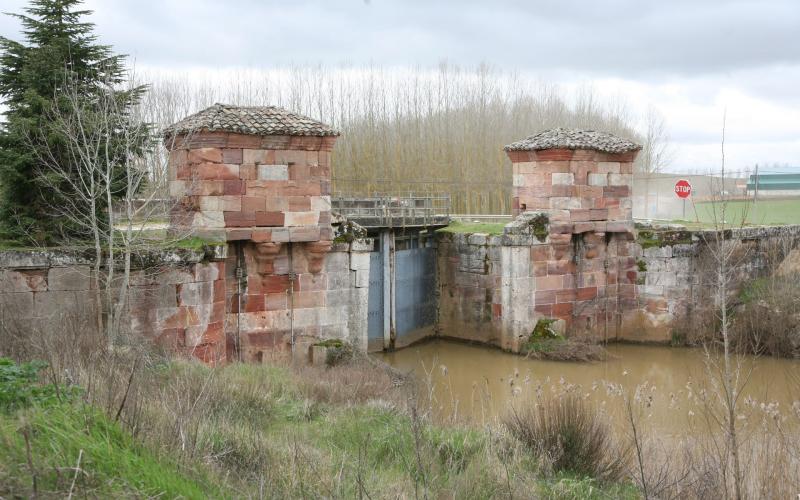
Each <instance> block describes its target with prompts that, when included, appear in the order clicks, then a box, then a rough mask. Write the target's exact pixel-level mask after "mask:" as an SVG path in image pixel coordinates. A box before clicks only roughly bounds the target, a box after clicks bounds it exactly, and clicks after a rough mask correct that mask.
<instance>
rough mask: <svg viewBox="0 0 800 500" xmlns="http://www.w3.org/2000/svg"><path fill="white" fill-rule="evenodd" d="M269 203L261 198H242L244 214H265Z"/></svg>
mask: <svg viewBox="0 0 800 500" xmlns="http://www.w3.org/2000/svg"><path fill="white" fill-rule="evenodd" d="M266 207H267V201H266V200H265V199H264V198H262V197H260V196H242V209H241V210H242V212H254V213H257V212H263V211H264V210H266Z"/></svg>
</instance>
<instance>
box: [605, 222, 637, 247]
mask: <svg viewBox="0 0 800 500" xmlns="http://www.w3.org/2000/svg"><path fill="white" fill-rule="evenodd" d="M606 231H608V232H609V233H630V232H633V221H627V222H621V221H620V222H611V221H609V222H608V223H607V224H606ZM621 247H622V246H620V248H621ZM620 255H628V254H627V253H620Z"/></svg>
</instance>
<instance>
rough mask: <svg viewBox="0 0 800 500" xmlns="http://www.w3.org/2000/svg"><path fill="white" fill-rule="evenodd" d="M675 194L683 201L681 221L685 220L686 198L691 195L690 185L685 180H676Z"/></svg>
mask: <svg viewBox="0 0 800 500" xmlns="http://www.w3.org/2000/svg"><path fill="white" fill-rule="evenodd" d="M675 194H676V195H677V196H678V198H680V199H682V200H683V220H686V198H688V197H689V196H691V195H692V184H691V183H690V182H689V181H687V180H686V179H678V182H676V183H675Z"/></svg>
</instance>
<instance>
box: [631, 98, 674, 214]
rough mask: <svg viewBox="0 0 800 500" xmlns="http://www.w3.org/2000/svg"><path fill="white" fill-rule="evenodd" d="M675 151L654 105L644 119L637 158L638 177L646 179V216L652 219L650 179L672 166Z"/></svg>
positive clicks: (663, 122) (664, 123) (662, 118)
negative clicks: (640, 145) (640, 147)
mask: <svg viewBox="0 0 800 500" xmlns="http://www.w3.org/2000/svg"><path fill="white" fill-rule="evenodd" d="M672 157H673V151H672V148H671V145H670V142H669V134H668V132H667V126H666V122H665V121H664V117H663V116H662V115H661V113H659V112H658V110H657V109H656V108H655V107H653V106H652V105H651V106H650V107H649V108H648V109H647V113H646V114H645V117H644V135H643V141H642V150H641V152H640V153H639V155H638V156H637V158H636V160H637V161H636V166H637V167H638V168H637V174H638V175H637V177H639V178H644V181H645V191H644V216H645V217H647V218H649V217H650V179H651V178H652V177H653V176H654V175H655V174H658V173H659V172H661V171H662V170H663V169H664V167H666V166H667V165H669V164H670V162H671V161H672Z"/></svg>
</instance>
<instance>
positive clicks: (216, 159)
mask: <svg viewBox="0 0 800 500" xmlns="http://www.w3.org/2000/svg"><path fill="white" fill-rule="evenodd" d="M206 162H208V163H222V150H221V149H219V148H198V149H190V150H189V155H188V163H192V164H196V163H206Z"/></svg>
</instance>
